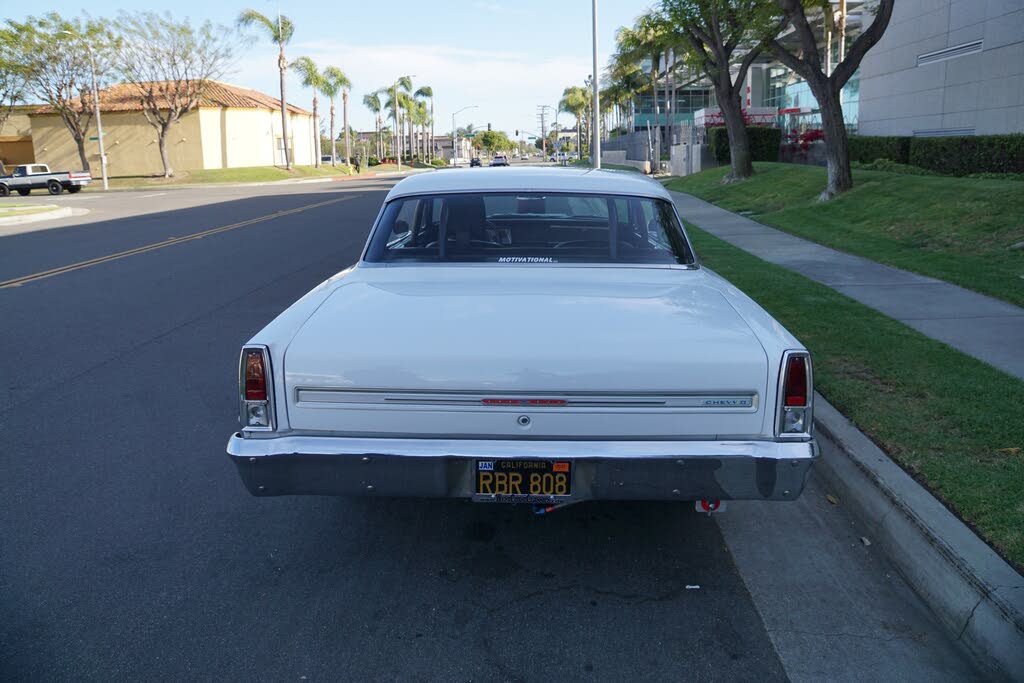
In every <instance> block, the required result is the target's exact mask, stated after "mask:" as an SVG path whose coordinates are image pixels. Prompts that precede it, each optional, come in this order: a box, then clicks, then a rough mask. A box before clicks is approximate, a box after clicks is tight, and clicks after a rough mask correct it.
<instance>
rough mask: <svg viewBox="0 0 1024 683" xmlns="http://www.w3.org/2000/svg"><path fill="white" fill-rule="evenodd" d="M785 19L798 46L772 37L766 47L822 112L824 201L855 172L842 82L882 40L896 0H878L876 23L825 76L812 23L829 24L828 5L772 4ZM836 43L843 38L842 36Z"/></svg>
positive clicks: (815, 0) (798, 0)
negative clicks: (801, 83) (825, 175)
mask: <svg viewBox="0 0 1024 683" xmlns="http://www.w3.org/2000/svg"><path fill="white" fill-rule="evenodd" d="M776 3H777V5H778V9H779V10H780V11H781V13H782V17H783V21H784V23H785V24H787V25H789V26H791V27H792V29H793V34H794V36H795V38H796V43H797V45H798V48H797V49H795V50H794V49H791V48H789V47H787V46H786V45H783V44H782V42H780V41H779V40H778V38H777V37H775V36H772V39H771V41H770V47H771V50H772V52H773V53H774V54H775V56H776V57H777V58H778V60H779V61H780V62H782V63H783V64H785V65H786V66H787V67H789V68H790V69H792V70H793V71H795V72H796V73H797V74H798V75H799V76H800V77H801V78H803V79H804V80H805V81H807V85H808V87H810V89H811V93H812V94H813V95H814V98H815V99H816V100H817V101H818V107H819V109H820V110H821V128H822V132H823V133H824V134H825V155H826V159H827V162H828V185H827V186H826V187H825V191H824V192H823V193H822V194H821V199H823V200H826V199H830V198H832V197H834V196H835V195H837V194H839V193H841V192H845V191H846V190H849V189H850V188H852V187H853V173H852V172H851V170H850V150H849V140H848V139H847V135H846V123H845V121H844V119H843V105H842V90H843V86H844V85H846V82H847V81H848V80H850V77H851V76H852V75H853V73H854V72H855V71H856V70H857V67H859V66H860V62H861V60H862V59H863V58H864V55H865V54H867V52H868V50H870V49H871V48H872V47H874V46H875V44H876V43H877V42H878V41H879V40H881V38H882V35H883V34H884V33H885V29H886V28H887V27H888V26H889V19H890V18H891V17H892V9H893V5H894V3H895V0H880V1H879V3H878V5H877V7H876V9H875V17H874V21H872V22H871V25H870V26H868V27H867V28H866V29H864V30H863V31H862V32H861V34H860V35H859V36H858V37H857V39H856V40H855V41H853V44H851V45H850V48H849V50H846V55H845V58H844V59H843V60H842V61H840V62H839V64H837V65H836V66H835V69H834V70H832V72H831V73H828V67H829V62H830V61H831V59H826V60H825V64H824V65H823V64H822V59H821V55H820V54H819V53H818V43H817V39H816V37H815V35H814V30H813V29H812V28H811V26H812V24H814V23H817V22H818V21H819V20H822V21H824V22H825V23H826V25H829V24H831V22H832V20H833V19H832V17H833V14H832V3H830V2H821V1H820V0H776ZM840 39H841V40H842V39H843V36H842V32H840Z"/></svg>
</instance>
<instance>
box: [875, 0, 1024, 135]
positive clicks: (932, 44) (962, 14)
mask: <svg viewBox="0 0 1024 683" xmlns="http://www.w3.org/2000/svg"><path fill="white" fill-rule="evenodd" d="M977 40H981V41H982V50H981V51H980V52H977V53H974V54H967V55H963V56H960V57H953V58H950V59H945V60H943V61H937V62H933V63H930V64H924V65H921V66H918V57H919V56H920V55H926V54H928V53H932V52H935V51H938V50H943V49H945V48H949V47H954V46H958V45H964V44H966V43H969V42H972V41H977ZM965 130H967V131H971V130H973V132H974V133H976V134H978V135H984V134H993V133H1015V132H1021V131H1024V0H900V2H897V3H896V6H895V9H894V10H893V16H892V21H891V22H890V24H889V27H888V29H887V31H886V33H885V36H883V38H882V40H881V41H880V42H879V43H878V45H876V46H875V47H874V48H873V49H872V50H871V51H870V52H868V54H867V56H865V58H864V61H863V62H862V63H861V67H860V122H859V131H858V132H859V133H860V134H861V135H914V134H920V133H922V132H924V133H926V134H927V133H930V134H941V132H942V131H947V132H949V133H960V132H961V131H965Z"/></svg>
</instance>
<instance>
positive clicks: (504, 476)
mask: <svg viewBox="0 0 1024 683" xmlns="http://www.w3.org/2000/svg"><path fill="white" fill-rule="evenodd" d="M476 493H477V495H482V496H488V495H490V496H501V497H502V499H505V498H506V497H509V498H508V500H510V501H515V500H524V501H528V500H530V499H531V498H537V497H545V498H552V497H556V496H570V495H572V462H571V461H568V460H514V459H500V460H477V461H476Z"/></svg>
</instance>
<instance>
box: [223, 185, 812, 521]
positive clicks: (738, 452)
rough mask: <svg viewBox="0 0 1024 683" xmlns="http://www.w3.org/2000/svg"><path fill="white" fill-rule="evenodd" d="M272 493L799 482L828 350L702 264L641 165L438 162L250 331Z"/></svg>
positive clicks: (714, 495)
mask: <svg viewBox="0 0 1024 683" xmlns="http://www.w3.org/2000/svg"><path fill="white" fill-rule="evenodd" d="M239 398H240V412H241V423H242V427H241V430H240V431H238V432H237V433H236V434H234V435H233V436H232V437H231V439H230V441H229V443H228V454H229V455H230V456H231V458H232V459H233V460H234V462H235V464H236V465H237V466H238V470H239V472H240V474H241V477H242V480H243V482H244V483H245V485H246V487H247V488H248V489H249V491H250V492H251V493H253V494H254V495H258V496H274V495H285V494H326V495H336V494H362V495H373V496H434V497H458V498H467V499H472V500H474V501H496V502H512V503H515V502H526V503H534V504H538V505H540V506H542V507H543V508H545V509H551V508H552V507H554V506H558V505H561V504H567V503H571V502H576V501H580V500H592V499H632V500H679V501H697V505H698V507H699V508H700V509H706V510H713V509H716V508H718V507H719V501H723V500H731V499H764V500H794V499H795V498H797V496H799V495H800V492H801V491H802V489H803V486H804V481H805V479H806V476H807V473H808V471H809V469H810V467H811V464H812V462H813V461H814V460H815V458H816V457H817V456H818V448H817V445H816V444H815V441H814V439H813V437H812V432H811V429H812V427H811V425H812V420H811V410H812V398H813V390H812V379H811V360H810V357H809V355H808V353H807V350H806V349H805V348H804V347H803V346H802V345H801V344H800V342H798V341H797V340H796V339H795V338H793V336H792V335H790V334H789V333H788V332H787V331H786V330H785V329H783V327H782V326H781V325H779V323H777V322H776V321H775V320H773V319H772V317H771V316H769V315H768V314H767V313H766V312H765V311H764V310H762V309H761V308H760V307H759V306H758V305H757V304H755V303H754V302H753V301H752V300H751V299H749V298H748V297H747V296H745V295H744V294H743V293H742V292H740V291H739V290H738V289H736V287H734V286H733V285H731V284H730V283H729V282H727V281H726V280H723V279H722V278H721V277H719V276H718V275H716V274H715V273H713V272H711V271H709V270H708V269H707V268H705V267H702V266H701V265H700V263H699V261H698V260H697V257H696V256H695V254H694V252H693V249H692V247H691V246H690V243H689V240H688V239H687V237H686V234H685V232H684V230H683V227H682V225H681V223H680V220H679V217H678V215H677V213H676V210H675V207H674V206H673V204H672V201H671V198H670V197H669V194H668V193H667V192H666V191H665V189H664V188H663V187H662V186H661V185H660V184H658V183H656V182H654V181H652V180H649V179H647V178H645V177H643V176H641V175H640V174H636V173H629V172H617V171H587V170H575V169H573V170H562V169H550V168H549V169H542V168H522V169H502V170H496V171H490V170H483V171H469V170H463V171H445V172H441V173H430V174H423V175H416V176H412V177H409V178H406V179H405V180H403V181H401V182H400V183H398V184H397V185H395V187H394V188H393V189H392V190H391V191H390V193H389V194H388V196H387V198H386V200H385V203H384V206H383V208H382V210H381V212H380V214H379V216H378V218H377V221H376V224H375V225H374V227H373V230H372V231H371V233H370V237H369V239H368V241H367V244H366V247H365V249H364V251H363V254H362V257H361V258H360V260H359V262H358V263H357V264H355V265H354V266H352V267H350V268H348V269H347V270H344V271H342V272H340V273H338V274H337V275H335V276H334V277H332V278H330V279H329V280H327V281H326V282H324V283H322V284H321V285H319V286H318V287H317V288H316V289H314V290H313V291H311V292H309V293H308V294H306V295H305V296H304V297H303V298H301V299H300V300H299V301H297V302H296V303H295V304H293V305H292V306H291V307H290V308H288V309H287V310H286V311H284V312H283V313H282V314H281V315H280V316H278V317H277V319H275V320H274V321H273V322H271V323H270V324H269V325H267V327H266V328H264V329H263V330H262V331H261V332H259V333H258V334H257V335H256V336H255V337H253V339H252V341H250V342H249V343H248V344H246V345H245V346H244V348H243V349H242V354H241V362H240V367H239Z"/></svg>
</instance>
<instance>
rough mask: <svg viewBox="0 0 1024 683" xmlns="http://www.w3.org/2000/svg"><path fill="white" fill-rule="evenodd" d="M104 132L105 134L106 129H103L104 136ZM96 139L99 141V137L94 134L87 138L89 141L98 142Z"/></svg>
mask: <svg viewBox="0 0 1024 683" xmlns="http://www.w3.org/2000/svg"><path fill="white" fill-rule="evenodd" d="M106 134H107V131H103V135H104V136H106ZM98 141H99V138H98V137H97V136H95V135H94V136H92V137H91V138H89V142H98Z"/></svg>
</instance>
